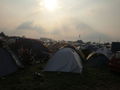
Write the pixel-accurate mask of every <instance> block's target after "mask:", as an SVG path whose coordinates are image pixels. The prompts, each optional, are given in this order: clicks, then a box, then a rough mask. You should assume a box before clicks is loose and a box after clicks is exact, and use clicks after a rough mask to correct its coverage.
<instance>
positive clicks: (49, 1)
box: [43, 0, 58, 11]
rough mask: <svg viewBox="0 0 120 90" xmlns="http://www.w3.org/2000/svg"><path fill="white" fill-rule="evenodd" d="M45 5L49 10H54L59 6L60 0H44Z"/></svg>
mask: <svg viewBox="0 0 120 90" xmlns="http://www.w3.org/2000/svg"><path fill="white" fill-rule="evenodd" d="M43 6H44V7H45V8H46V9H48V10H49V11H54V10H56V9H57V8H58V0H44V1H43Z"/></svg>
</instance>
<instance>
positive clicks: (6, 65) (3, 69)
mask: <svg viewBox="0 0 120 90" xmlns="http://www.w3.org/2000/svg"><path fill="white" fill-rule="evenodd" d="M17 69H18V67H17V65H16V63H15V61H14V60H13V58H12V56H11V55H10V53H9V52H8V51H7V50H6V49H3V48H0V76H5V75H8V74H11V73H13V72H15V71H16V70H17Z"/></svg>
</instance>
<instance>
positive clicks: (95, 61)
mask: <svg viewBox="0 0 120 90" xmlns="http://www.w3.org/2000/svg"><path fill="white" fill-rule="evenodd" d="M108 61H109V59H108V58H107V56H105V55H104V54H101V53H95V52H93V53H91V54H90V55H89V56H88V57H87V62H86V65H88V66H90V67H98V68H101V67H104V66H106V65H107V64H108Z"/></svg>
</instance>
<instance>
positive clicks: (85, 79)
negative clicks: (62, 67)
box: [0, 65, 120, 90]
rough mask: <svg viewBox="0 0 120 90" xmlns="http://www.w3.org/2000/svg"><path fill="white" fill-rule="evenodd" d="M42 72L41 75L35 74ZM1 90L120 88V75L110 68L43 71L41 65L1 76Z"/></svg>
mask: <svg viewBox="0 0 120 90" xmlns="http://www.w3.org/2000/svg"><path fill="white" fill-rule="evenodd" d="M34 72H40V73H41V75H40V76H37V75H34ZM0 90H120V75H119V74H115V73H112V72H110V71H109V69H108V68H102V69H95V68H88V67H86V68H85V70H84V72H83V73H82V74H81V75H80V74H74V73H58V72H51V73H50V72H42V71H41V65H36V66H27V67H26V68H25V69H23V70H18V71H17V72H15V73H13V74H11V75H9V76H6V77H2V78H0Z"/></svg>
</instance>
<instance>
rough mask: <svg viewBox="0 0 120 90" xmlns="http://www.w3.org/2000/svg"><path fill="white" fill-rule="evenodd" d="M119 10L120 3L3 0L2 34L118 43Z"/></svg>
mask: <svg viewBox="0 0 120 90" xmlns="http://www.w3.org/2000/svg"><path fill="white" fill-rule="evenodd" d="M119 9H120V0H0V32H5V33H6V34H7V35H10V36H26V37H30V38H40V37H47V38H52V39H55V40H78V39H82V40H83V41H96V42H97V41H99V40H101V41H103V42H104V41H119V40H120V35H119V34H120V10H119ZM79 36H80V37H79Z"/></svg>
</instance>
